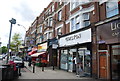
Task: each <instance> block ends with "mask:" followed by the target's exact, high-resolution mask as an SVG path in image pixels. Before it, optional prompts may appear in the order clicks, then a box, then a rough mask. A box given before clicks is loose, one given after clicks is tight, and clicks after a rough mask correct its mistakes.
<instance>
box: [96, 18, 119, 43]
mask: <svg viewBox="0 0 120 81" xmlns="http://www.w3.org/2000/svg"><path fill="white" fill-rule="evenodd" d="M119 39H120V20H115V21H113V22H110V23H107V24H103V25H100V26H98V27H97V41H98V43H101V41H104V43H107V44H108V43H117V42H119Z"/></svg>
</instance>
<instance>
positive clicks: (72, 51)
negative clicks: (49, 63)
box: [59, 28, 92, 76]
mask: <svg viewBox="0 0 120 81" xmlns="http://www.w3.org/2000/svg"><path fill="white" fill-rule="evenodd" d="M59 48H60V49H59V51H60V69H63V70H66V71H68V72H76V70H77V69H80V68H81V71H82V73H84V75H85V76H90V75H91V48H92V47H91V28H90V29H87V30H84V31H78V32H74V33H72V34H69V35H66V36H63V37H61V38H60V39H59ZM75 58H76V59H75ZM75 60H76V61H75ZM76 62H77V63H76ZM76 64H79V65H80V66H79V67H78V68H77V66H76Z"/></svg>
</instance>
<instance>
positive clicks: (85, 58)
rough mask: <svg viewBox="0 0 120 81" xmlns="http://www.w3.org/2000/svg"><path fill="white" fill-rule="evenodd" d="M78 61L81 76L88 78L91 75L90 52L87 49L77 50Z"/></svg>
mask: <svg viewBox="0 0 120 81" xmlns="http://www.w3.org/2000/svg"><path fill="white" fill-rule="evenodd" d="M78 59H79V61H80V68H81V72H82V74H81V73H80V74H81V76H90V75H91V54H90V50H87V48H79V49H78Z"/></svg>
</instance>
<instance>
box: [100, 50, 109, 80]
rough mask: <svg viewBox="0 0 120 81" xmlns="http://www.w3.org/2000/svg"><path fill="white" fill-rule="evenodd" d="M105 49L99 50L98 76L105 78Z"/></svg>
mask: <svg viewBox="0 0 120 81" xmlns="http://www.w3.org/2000/svg"><path fill="white" fill-rule="evenodd" d="M106 55H107V50H99V77H100V78H102V79H106V78H107V56H106Z"/></svg>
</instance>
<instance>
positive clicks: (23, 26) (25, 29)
mask: <svg viewBox="0 0 120 81" xmlns="http://www.w3.org/2000/svg"><path fill="white" fill-rule="evenodd" d="M17 25H18V26H21V27H23V28H24V29H25V33H26V32H27V30H26V28H25V26H23V25H21V24H17ZM25 39H26V35H25V37H24V41H23V44H22V46H24V47H25ZM22 49H23V50H22V51H23V55H22V57H24V53H25V48H22Z"/></svg>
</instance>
